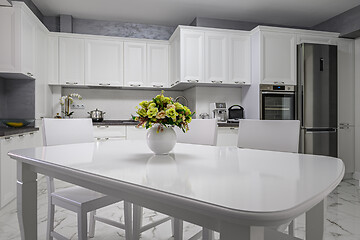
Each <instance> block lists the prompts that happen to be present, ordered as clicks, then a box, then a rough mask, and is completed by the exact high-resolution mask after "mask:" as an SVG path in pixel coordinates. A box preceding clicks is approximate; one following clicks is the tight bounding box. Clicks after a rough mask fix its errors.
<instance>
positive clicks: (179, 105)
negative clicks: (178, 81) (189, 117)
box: [174, 102, 184, 110]
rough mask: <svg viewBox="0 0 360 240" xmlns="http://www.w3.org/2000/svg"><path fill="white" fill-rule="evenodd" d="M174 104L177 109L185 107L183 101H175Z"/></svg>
mask: <svg viewBox="0 0 360 240" xmlns="http://www.w3.org/2000/svg"><path fill="white" fill-rule="evenodd" d="M174 105H175V109H176V110H183V109H184V106H183V105H182V104H181V103H178V102H176V103H174Z"/></svg>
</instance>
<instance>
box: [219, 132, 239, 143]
mask: <svg viewBox="0 0 360 240" xmlns="http://www.w3.org/2000/svg"><path fill="white" fill-rule="evenodd" d="M238 130H239V128H237V127H219V128H218V137H217V146H236V145H237V139H238Z"/></svg>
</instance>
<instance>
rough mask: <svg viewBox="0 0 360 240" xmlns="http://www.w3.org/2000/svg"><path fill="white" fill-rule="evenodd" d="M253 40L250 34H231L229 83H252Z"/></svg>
mask: <svg viewBox="0 0 360 240" xmlns="http://www.w3.org/2000/svg"><path fill="white" fill-rule="evenodd" d="M250 72H251V41H250V36H249V35H242V34H231V35H230V36H229V79H228V83H235V84H251V75H250Z"/></svg>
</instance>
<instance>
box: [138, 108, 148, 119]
mask: <svg viewBox="0 0 360 240" xmlns="http://www.w3.org/2000/svg"><path fill="white" fill-rule="evenodd" d="M136 113H137V114H139V116H141V117H146V110H145V109H144V108H141V109H139V110H137V112H136Z"/></svg>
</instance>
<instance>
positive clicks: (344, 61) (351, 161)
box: [338, 39, 355, 174]
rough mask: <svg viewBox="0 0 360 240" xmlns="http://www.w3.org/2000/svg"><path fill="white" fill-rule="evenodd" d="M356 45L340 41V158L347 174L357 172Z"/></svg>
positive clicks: (345, 40)
mask: <svg viewBox="0 0 360 240" xmlns="http://www.w3.org/2000/svg"><path fill="white" fill-rule="evenodd" d="M354 54H355V45H354V40H349V39H339V40H338V123H339V131H338V156H339V158H340V159H342V160H343V162H344V164H345V172H346V173H349V174H350V173H353V172H354V170H355V127H354V125H355V90H354V89H355V55H354Z"/></svg>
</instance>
